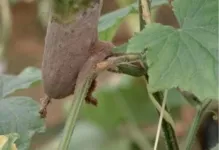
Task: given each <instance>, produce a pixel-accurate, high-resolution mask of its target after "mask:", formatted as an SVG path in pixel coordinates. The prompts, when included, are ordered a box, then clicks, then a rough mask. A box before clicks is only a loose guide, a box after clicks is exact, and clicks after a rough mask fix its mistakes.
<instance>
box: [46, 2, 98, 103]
mask: <svg viewBox="0 0 219 150" xmlns="http://www.w3.org/2000/svg"><path fill="white" fill-rule="evenodd" d="M101 7H102V6H101V5H100V4H99V3H94V4H93V6H91V7H90V8H88V9H86V10H84V11H81V12H79V13H77V14H76V16H75V17H76V20H74V21H72V22H71V23H68V24H63V23H59V22H58V21H56V20H53V19H51V21H50V23H49V24H48V28H47V34H46V38H45V49H44V54H43V63H42V78H43V87H44V91H45V94H47V96H48V97H50V98H53V99H61V98H64V97H66V96H68V95H71V94H73V91H74V88H75V84H76V79H77V76H78V73H79V71H80V69H81V67H82V66H83V65H84V63H85V62H86V61H87V60H88V58H89V56H90V55H91V54H92V51H91V50H90V49H91V47H93V45H95V44H96V42H97V41H98V37H97V35H98V33H97V26H98V19H99V16H100V8H101Z"/></svg>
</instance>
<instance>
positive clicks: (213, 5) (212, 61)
mask: <svg viewBox="0 0 219 150" xmlns="http://www.w3.org/2000/svg"><path fill="white" fill-rule="evenodd" d="M173 6H174V12H175V15H176V17H177V19H178V21H179V23H180V26H181V28H180V29H174V28H172V27H170V26H163V25H160V24H156V23H154V24H150V25H147V26H146V27H145V29H144V30H143V31H142V32H140V33H139V34H137V35H136V36H135V37H133V38H132V39H131V40H130V41H129V45H128V50H127V52H141V51H143V49H144V48H146V47H147V48H148V53H147V60H145V61H146V62H147V64H148V66H149V70H148V74H149V76H150V77H149V89H150V91H151V92H155V91H160V90H164V89H171V88H174V87H180V88H181V89H184V90H186V91H190V92H192V93H194V94H195V95H196V96H197V97H198V98H200V99H201V100H204V99H206V98H216V99H217V98H218V90H219V89H218V62H219V61H218V56H217V54H218V7H217V6H218V1H217V0H211V1H206V0H183V1H182V0H175V1H174V3H173Z"/></svg>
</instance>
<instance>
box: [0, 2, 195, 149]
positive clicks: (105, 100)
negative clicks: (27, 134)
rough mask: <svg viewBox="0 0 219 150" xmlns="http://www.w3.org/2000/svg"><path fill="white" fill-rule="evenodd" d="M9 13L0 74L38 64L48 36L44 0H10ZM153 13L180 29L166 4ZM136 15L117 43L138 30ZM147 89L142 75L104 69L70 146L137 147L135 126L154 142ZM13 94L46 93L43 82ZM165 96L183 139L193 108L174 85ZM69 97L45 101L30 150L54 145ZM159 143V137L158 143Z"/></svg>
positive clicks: (107, 5) (110, 5)
mask: <svg viewBox="0 0 219 150" xmlns="http://www.w3.org/2000/svg"><path fill="white" fill-rule="evenodd" d="M133 2H135V1H134V0H110V1H109V0H104V6H103V9H102V13H103V14H105V13H108V12H111V11H114V10H116V9H119V8H122V7H126V6H128V5H129V4H131V3H133ZM10 11H11V19H12V20H11V21H12V27H11V31H10V32H11V35H10V37H9V42H8V43H7V45H6V47H7V48H6V51H5V52H4V53H3V54H2V57H1V60H0V63H1V64H0V67H1V68H0V69H1V73H8V74H18V73H20V72H21V71H22V70H23V69H24V68H26V67H28V66H35V67H38V68H40V67H41V62H42V56H43V48H44V37H45V34H46V24H47V23H46V20H47V15H48V1H47V0H11V1H10ZM152 16H153V19H154V21H156V22H159V23H162V24H165V25H171V26H173V27H175V28H177V27H178V23H177V21H176V19H175V17H174V15H173V12H172V10H171V8H170V7H169V5H168V4H167V5H162V6H160V7H156V8H154V9H153V10H152ZM138 19H139V17H138V15H137V14H132V15H129V17H127V18H126V19H125V21H123V23H122V24H121V25H120V27H119V29H118V31H117V33H116V35H115V37H114V38H113V43H114V44H115V45H121V44H123V43H125V42H127V41H128V39H129V38H130V37H131V36H132V35H133V34H134V33H135V32H138V31H139V23H138V22H139V20H138ZM106 84H107V86H106ZM146 90H147V89H146V88H145V85H144V84H143V82H142V79H141V78H132V77H130V76H126V75H118V74H113V73H107V72H104V73H103V74H102V75H100V77H98V88H97V91H96V92H95V93H94V96H95V97H96V98H97V99H98V103H99V104H98V106H97V107H94V106H91V105H85V106H84V108H83V111H82V113H81V115H80V119H79V121H78V124H77V126H76V131H75V134H74V136H73V142H72V145H71V146H72V148H73V147H74V148H75V149H78V150H79V149H80V150H88V149H89V150H99V149H101V150H108V149H115V150H138V149H139V148H138V146H137V145H136V143H135V142H134V141H135V133H133V130H132V129H133V125H134V126H136V125H137V126H138V128H139V129H140V130H141V132H142V133H144V134H145V136H147V138H148V139H150V141H151V142H152V141H153V140H154V137H155V134H156V129H157V126H156V124H157V123H158V115H157V113H156V110H155V108H154V107H153V105H152V103H151V102H150V101H149V100H148V95H147V94H146V93H147V92H146ZM16 95H25V96H30V97H32V98H34V99H35V100H36V101H39V99H40V98H41V97H43V96H44V92H43V89H42V86H41V85H38V86H36V87H33V88H30V89H28V90H25V91H19V92H16ZM168 96H169V99H168V100H169V101H168V105H169V107H170V108H171V113H172V115H173V117H174V120H176V134H177V136H178V137H179V138H181V137H184V135H185V133H186V131H187V127H188V126H189V124H190V123H191V120H192V118H193V115H194V109H193V108H192V107H190V106H189V105H188V104H187V103H186V101H184V100H183V97H182V96H181V95H180V94H179V93H178V92H177V91H176V90H175V89H172V90H171V92H170V93H169V95H168ZM72 99H73V97H72V96H70V97H67V98H65V99H63V100H59V101H53V102H52V104H51V105H49V107H48V115H47V118H46V126H47V131H46V132H45V133H42V134H38V135H36V136H35V137H34V139H33V140H32V146H31V148H30V149H31V150H44V149H45V150H46V149H51V148H54V147H56V146H57V144H58V138H59V135H60V132H61V131H62V129H63V127H64V121H65V117H66V114H67V111H68V108H69V104H70V102H71V101H72ZM161 138H162V136H161ZM162 142H163V141H162V139H161V146H162ZM161 149H163V147H162V148H161Z"/></svg>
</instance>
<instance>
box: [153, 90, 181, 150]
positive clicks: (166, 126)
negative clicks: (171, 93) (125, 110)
mask: <svg viewBox="0 0 219 150" xmlns="http://www.w3.org/2000/svg"><path fill="white" fill-rule="evenodd" d="M153 96H154V97H155V98H156V100H157V102H158V103H159V104H160V105H162V99H163V98H162V97H163V94H162V93H161V92H156V93H154V94H153ZM165 111H167V112H169V109H168V107H167V106H166V107H165ZM158 113H159V111H158ZM162 129H163V132H164V137H165V141H166V146H167V149H168V150H179V146H178V142H177V138H176V135H175V132H174V129H173V127H172V125H171V124H170V123H168V122H167V121H166V120H163V122H162Z"/></svg>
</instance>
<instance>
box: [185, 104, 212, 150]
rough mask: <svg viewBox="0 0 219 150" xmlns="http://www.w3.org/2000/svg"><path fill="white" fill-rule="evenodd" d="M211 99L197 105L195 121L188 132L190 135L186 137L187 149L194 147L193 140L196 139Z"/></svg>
mask: <svg viewBox="0 0 219 150" xmlns="http://www.w3.org/2000/svg"><path fill="white" fill-rule="evenodd" d="M211 101H212V100H208V101H206V102H204V103H203V104H202V105H201V106H198V107H197V112H196V115H195V119H194V120H193V123H192V125H191V127H190V130H189V132H188V136H187V138H186V150H191V149H192V145H193V142H194V140H195V137H196V134H197V131H198V129H199V125H200V122H201V119H202V116H203V114H204V112H205V110H206V109H207V108H208V106H209V104H210V103H211Z"/></svg>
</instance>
